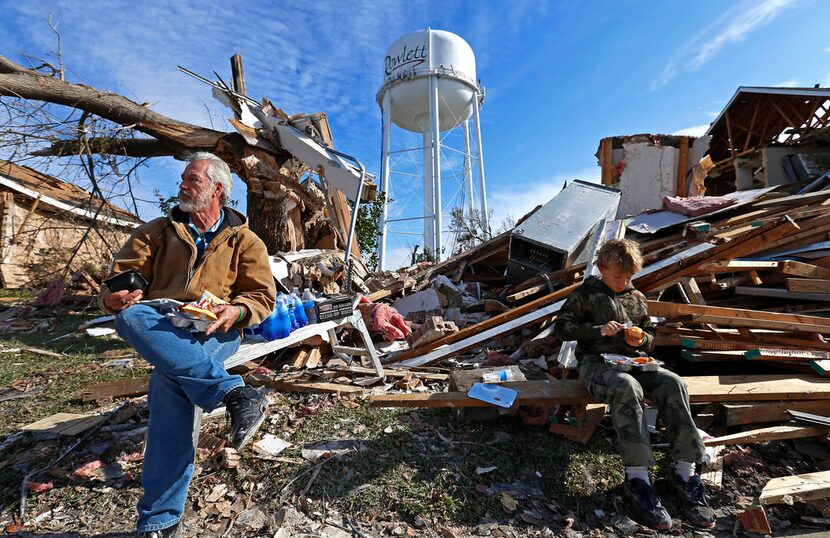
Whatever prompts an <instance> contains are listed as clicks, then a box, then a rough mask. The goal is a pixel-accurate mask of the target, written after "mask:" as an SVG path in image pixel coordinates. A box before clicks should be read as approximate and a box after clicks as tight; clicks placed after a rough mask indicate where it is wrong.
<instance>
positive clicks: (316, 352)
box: [305, 346, 374, 371]
mask: <svg viewBox="0 0 830 538" xmlns="http://www.w3.org/2000/svg"><path fill="white" fill-rule="evenodd" d="M322 356H323V354H322V352H321V351H320V346H312V347H311V349H310V350H309V355H308V360H306V362H305V367H306V368H317V367H318V366H319V365H320V359H321V358H322ZM372 371H374V370H372Z"/></svg>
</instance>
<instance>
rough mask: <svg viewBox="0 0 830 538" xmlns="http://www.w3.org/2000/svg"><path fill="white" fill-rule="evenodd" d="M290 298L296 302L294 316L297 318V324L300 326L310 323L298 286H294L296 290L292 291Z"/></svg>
mask: <svg viewBox="0 0 830 538" xmlns="http://www.w3.org/2000/svg"><path fill="white" fill-rule="evenodd" d="M289 299H290V300H291V302H293V303H294V317H296V318H297V324H298V325H299V326H300V327H305V326H306V325H308V318H307V317H306V315H305V308H303V300H302V299H300V294H299V293H298V292H297V288H294V291H292V292H291V295H290V296H289Z"/></svg>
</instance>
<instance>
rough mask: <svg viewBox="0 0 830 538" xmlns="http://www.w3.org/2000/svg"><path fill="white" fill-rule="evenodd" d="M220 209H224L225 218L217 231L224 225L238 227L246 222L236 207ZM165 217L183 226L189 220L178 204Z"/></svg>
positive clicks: (223, 227) (224, 226)
mask: <svg viewBox="0 0 830 538" xmlns="http://www.w3.org/2000/svg"><path fill="white" fill-rule="evenodd" d="M222 209H224V210H225V220H224V221H223V222H222V225H221V226H220V227H219V229H218V230H216V231H217V232H220V231H222V230H223V229H225V228H226V227H230V228H238V227H240V226H244V225H246V224H247V222H248V221H247V219H246V218H245V215H243V214H242V213H240V212H239V211H237V210H236V209H231V208H230V207H228V206H225V207H223V208H222ZM167 218H168V219H170V220H171V221H172V222H180V223H182V224H184V225H185V226H187V225H188V223H189V222H190V218H189V215H188V214H187V213H186V212H185V211H182V210H181V208H180V207H179V206H176V207H174V208H173V209H172V210H171V211H170V213H169V214H168V215H167Z"/></svg>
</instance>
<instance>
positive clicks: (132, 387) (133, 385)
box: [81, 376, 150, 402]
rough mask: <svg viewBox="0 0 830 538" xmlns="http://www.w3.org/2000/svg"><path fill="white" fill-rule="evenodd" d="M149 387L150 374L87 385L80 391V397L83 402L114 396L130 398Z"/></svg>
mask: <svg viewBox="0 0 830 538" xmlns="http://www.w3.org/2000/svg"><path fill="white" fill-rule="evenodd" d="M149 387H150V376H146V377H137V378H134V379H122V380H120V381H108V382H106V383H98V384H96V385H89V386H88V387H86V388H85V389H83V390H82V391H81V399H82V400H83V401H85V402H92V401H95V400H107V399H114V398H125V397H126V398H132V397H135V396H143V395H144V394H147V390H148V389H149Z"/></svg>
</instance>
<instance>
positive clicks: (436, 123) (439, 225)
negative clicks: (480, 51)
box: [429, 77, 444, 262]
mask: <svg viewBox="0 0 830 538" xmlns="http://www.w3.org/2000/svg"><path fill="white" fill-rule="evenodd" d="M429 89H430V106H429V119H430V124H431V125H430V127H431V128H432V136H433V141H432V183H433V189H434V193H433V196H434V200H435V202H434V205H433V207H434V208H435V209H434V214H435V252H433V256H434V257H435V260H436V261H439V262H440V261H441V251H442V250H443V237H442V236H443V231H444V230H443V219H442V211H443V207H442V203H441V131H440V118H439V117H438V116H439V111H438V78H436V77H432V78H430V79H429Z"/></svg>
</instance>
